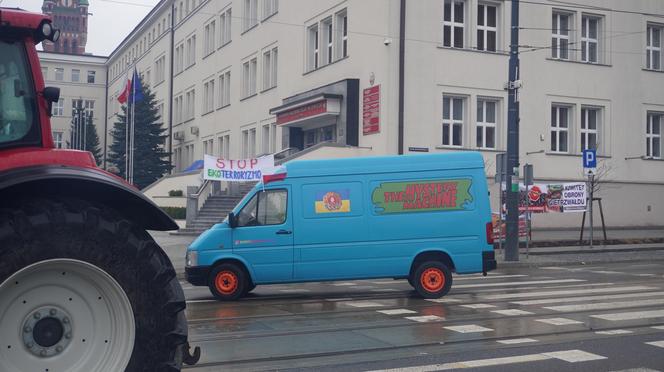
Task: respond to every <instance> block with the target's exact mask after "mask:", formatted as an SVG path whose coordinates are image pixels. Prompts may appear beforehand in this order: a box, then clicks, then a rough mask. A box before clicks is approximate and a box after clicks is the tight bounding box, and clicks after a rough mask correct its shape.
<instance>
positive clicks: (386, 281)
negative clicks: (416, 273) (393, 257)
mask: <svg viewBox="0 0 664 372" xmlns="http://www.w3.org/2000/svg"><path fill="white" fill-rule="evenodd" d="M401 282H403V283H405V282H406V281H405V280H381V281H377V282H369V283H371V284H398V283H401Z"/></svg>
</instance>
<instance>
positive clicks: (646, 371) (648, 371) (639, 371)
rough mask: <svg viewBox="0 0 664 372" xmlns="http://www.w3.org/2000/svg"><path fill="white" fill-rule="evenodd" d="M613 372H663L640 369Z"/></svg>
mask: <svg viewBox="0 0 664 372" xmlns="http://www.w3.org/2000/svg"><path fill="white" fill-rule="evenodd" d="M611 372H661V371H659V370H656V369H650V368H645V367H639V368H630V369H621V370H620V371H611Z"/></svg>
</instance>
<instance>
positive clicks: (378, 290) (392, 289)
mask: <svg viewBox="0 0 664 372" xmlns="http://www.w3.org/2000/svg"><path fill="white" fill-rule="evenodd" d="M371 292H399V290H398V289H394V288H378V289H372V290H371Z"/></svg>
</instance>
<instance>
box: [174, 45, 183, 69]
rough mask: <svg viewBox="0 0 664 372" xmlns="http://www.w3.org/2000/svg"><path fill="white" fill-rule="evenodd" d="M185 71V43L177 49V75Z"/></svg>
mask: <svg viewBox="0 0 664 372" xmlns="http://www.w3.org/2000/svg"><path fill="white" fill-rule="evenodd" d="M182 70H184V43H182V44H180V45H178V46H177V47H175V73H176V74H177V73H180V72H182Z"/></svg>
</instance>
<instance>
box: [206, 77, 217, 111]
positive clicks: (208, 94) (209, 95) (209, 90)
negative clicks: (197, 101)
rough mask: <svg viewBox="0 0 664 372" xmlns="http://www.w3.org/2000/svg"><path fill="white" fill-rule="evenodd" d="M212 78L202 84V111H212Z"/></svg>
mask: <svg viewBox="0 0 664 372" xmlns="http://www.w3.org/2000/svg"><path fill="white" fill-rule="evenodd" d="M214 91H215V90H214V79H212V80H210V81H207V82H205V84H203V113H204V114H207V113H208V112H212V111H214Z"/></svg>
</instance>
